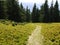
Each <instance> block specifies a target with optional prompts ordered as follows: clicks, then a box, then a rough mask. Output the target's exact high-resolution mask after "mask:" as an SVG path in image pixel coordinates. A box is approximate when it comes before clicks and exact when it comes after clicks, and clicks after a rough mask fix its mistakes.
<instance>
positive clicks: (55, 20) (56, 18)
mask: <svg viewBox="0 0 60 45" xmlns="http://www.w3.org/2000/svg"><path fill="white" fill-rule="evenodd" d="M54 22H59V5H58V1H57V0H56V3H55V5H54Z"/></svg>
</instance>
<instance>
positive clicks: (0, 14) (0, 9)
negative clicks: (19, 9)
mask: <svg viewBox="0 0 60 45" xmlns="http://www.w3.org/2000/svg"><path fill="white" fill-rule="evenodd" d="M0 19H5V14H4V1H0Z"/></svg>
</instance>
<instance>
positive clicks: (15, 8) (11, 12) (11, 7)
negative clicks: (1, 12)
mask: <svg viewBox="0 0 60 45" xmlns="http://www.w3.org/2000/svg"><path fill="white" fill-rule="evenodd" d="M7 9H8V11H7V14H8V16H9V17H8V19H9V20H13V21H16V22H20V21H21V19H20V18H21V17H20V14H19V10H20V9H19V4H18V1H16V0H7Z"/></svg>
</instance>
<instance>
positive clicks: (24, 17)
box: [20, 3, 26, 22]
mask: <svg viewBox="0 0 60 45" xmlns="http://www.w3.org/2000/svg"><path fill="white" fill-rule="evenodd" d="M25 13H26V11H25V8H24V7H23V4H22V3H21V4H20V16H21V22H26V15H25Z"/></svg>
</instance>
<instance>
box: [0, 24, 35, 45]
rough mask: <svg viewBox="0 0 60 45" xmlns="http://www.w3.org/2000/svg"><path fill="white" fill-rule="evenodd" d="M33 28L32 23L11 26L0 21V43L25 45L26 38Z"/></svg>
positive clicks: (2, 44) (0, 44) (3, 44)
mask: <svg viewBox="0 0 60 45" xmlns="http://www.w3.org/2000/svg"><path fill="white" fill-rule="evenodd" d="M34 29H35V26H34V25H33V24H24V25H21V24H20V25H18V24H17V25H16V26H12V24H9V25H6V24H2V23H0V45H26V42H27V39H28V37H29V35H30V34H31V33H32V31H33V30H34Z"/></svg>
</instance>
